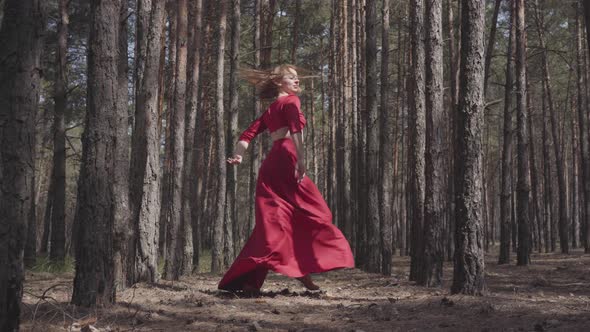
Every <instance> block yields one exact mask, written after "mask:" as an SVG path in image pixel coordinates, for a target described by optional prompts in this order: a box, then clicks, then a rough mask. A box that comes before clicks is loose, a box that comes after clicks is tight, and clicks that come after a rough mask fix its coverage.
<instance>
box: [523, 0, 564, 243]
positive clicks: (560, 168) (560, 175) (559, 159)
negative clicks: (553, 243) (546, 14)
mask: <svg viewBox="0 0 590 332" xmlns="http://www.w3.org/2000/svg"><path fill="white" fill-rule="evenodd" d="M523 10H524V9H523ZM535 22H536V25H537V34H538V37H539V45H540V47H541V50H542V51H543V65H542V67H543V68H542V69H543V81H544V84H545V87H546V93H547V103H548V106H549V114H550V116H551V134H552V136H553V149H554V152H555V164H556V167H557V186H558V190H559V244H560V247H561V252H562V253H564V254H567V253H569V242H568V236H569V232H568V229H569V216H568V211H567V210H568V209H567V190H566V180H565V160H564V158H563V151H562V148H561V145H560V144H559V142H560V140H559V134H558V128H557V127H558V123H557V121H558V119H557V111H556V110H555V104H554V103H553V95H552V88H551V78H550V76H549V59H548V56H547V49H546V45H545V31H544V26H543V20H542V17H541V15H540V13H539V7H538V4H537V0H535Z"/></svg>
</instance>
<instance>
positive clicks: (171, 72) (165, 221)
mask: <svg viewBox="0 0 590 332" xmlns="http://www.w3.org/2000/svg"><path fill="white" fill-rule="evenodd" d="M166 12H167V16H168V43H167V44H168V47H167V49H168V56H167V58H168V68H167V70H166V71H167V74H166V75H167V78H166V80H167V82H166V88H165V92H164V94H165V96H164V98H165V99H166V114H165V117H166V118H165V120H164V119H163V120H164V121H165V122H166V128H165V131H164V142H165V146H164V162H163V164H164V165H163V167H162V168H163V175H162V181H161V182H160V185H161V186H162V190H161V198H160V201H161V208H160V226H159V227H160V234H159V237H160V240H159V242H160V251H161V253H162V256H163V257H164V260H166V259H167V254H168V250H169V249H168V248H167V246H168V239H167V237H168V227H169V224H170V218H171V216H170V211H171V210H170V204H171V202H172V181H173V179H172V147H173V146H172V144H171V141H172V136H171V135H172V131H171V130H170V128H171V127H172V126H171V123H172V116H173V114H174V91H175V85H176V52H177V50H178V48H177V47H176V43H177V41H178V38H177V34H178V15H177V14H176V12H177V2H176V1H170V2H166Z"/></svg>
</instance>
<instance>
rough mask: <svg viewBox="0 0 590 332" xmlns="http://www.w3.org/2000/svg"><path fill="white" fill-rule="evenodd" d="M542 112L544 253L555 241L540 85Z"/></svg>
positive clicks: (550, 248)
mask: <svg viewBox="0 0 590 332" xmlns="http://www.w3.org/2000/svg"><path fill="white" fill-rule="evenodd" d="M542 86H543V87H542V97H541V98H542V110H543V188H544V191H543V192H544V204H543V205H544V207H543V211H544V213H543V220H544V221H545V224H544V228H545V252H549V251H555V239H554V232H553V226H552V225H553V217H554V216H553V183H552V181H551V179H552V178H553V177H552V175H551V174H552V173H551V157H550V152H549V150H550V144H551V143H550V142H549V135H548V133H547V121H546V120H547V106H546V103H545V98H546V97H545V85H544V84H543V85H542Z"/></svg>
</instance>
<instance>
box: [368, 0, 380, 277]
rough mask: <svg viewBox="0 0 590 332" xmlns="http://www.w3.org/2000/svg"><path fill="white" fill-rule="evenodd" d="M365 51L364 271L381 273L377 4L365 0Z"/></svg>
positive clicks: (373, 1)
mask: <svg viewBox="0 0 590 332" xmlns="http://www.w3.org/2000/svg"><path fill="white" fill-rule="evenodd" d="M365 8H366V24H367V26H366V31H367V49H366V53H365V54H366V59H365V61H366V62H365V64H366V66H367V78H366V93H367V110H366V112H367V123H366V128H367V168H366V170H367V177H368V187H367V189H368V195H367V196H365V204H366V205H367V219H366V222H367V253H366V254H367V265H366V268H367V271H369V272H380V271H381V252H380V250H379V242H380V235H379V234H380V218H379V217H380V216H379V182H380V179H379V125H378V123H379V110H378V100H377V80H378V76H377V75H378V71H377V29H376V27H377V3H376V1H375V0H367V5H366V7H365Z"/></svg>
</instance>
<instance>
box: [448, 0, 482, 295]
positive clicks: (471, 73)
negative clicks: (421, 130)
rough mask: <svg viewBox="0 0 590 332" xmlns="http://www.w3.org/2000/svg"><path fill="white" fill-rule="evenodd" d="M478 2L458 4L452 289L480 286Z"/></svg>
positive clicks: (472, 291)
mask: <svg viewBox="0 0 590 332" xmlns="http://www.w3.org/2000/svg"><path fill="white" fill-rule="evenodd" d="M484 7H485V4H484V2H483V1H477V0H464V1H463V2H462V8H461V49H462V53H461V69H460V70H461V73H460V79H459V82H461V86H460V91H459V96H460V99H459V112H458V117H457V120H458V123H457V127H456V129H457V138H458V141H457V149H456V150H455V151H456V154H455V181H456V186H455V189H456V193H455V203H456V219H455V222H456V228H455V265H454V270H453V284H452V286H451V294H458V293H461V294H469V295H481V294H482V293H483V292H484V291H485V280H484V276H485V271H484V269H485V264H484V250H483V232H482V224H481V223H482V220H483V215H482V213H483V210H482V203H481V202H482V199H481V195H482V181H483V178H482V154H483V150H482V135H483V121H484V118H483V115H484V114H483V112H484V91H483V88H484V87H483V83H484V82H483V81H484V77H483V76H484V68H483V66H484V59H483V54H484V46H483V39H484V29H485V16H484V13H485V10H484Z"/></svg>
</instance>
